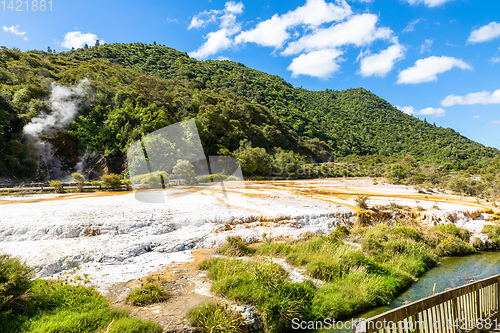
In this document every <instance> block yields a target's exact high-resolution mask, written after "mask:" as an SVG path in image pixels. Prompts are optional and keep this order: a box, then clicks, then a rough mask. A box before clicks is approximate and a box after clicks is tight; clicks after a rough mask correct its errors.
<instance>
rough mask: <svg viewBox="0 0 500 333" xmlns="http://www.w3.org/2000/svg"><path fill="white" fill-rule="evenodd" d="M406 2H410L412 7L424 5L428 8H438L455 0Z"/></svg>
mask: <svg viewBox="0 0 500 333" xmlns="http://www.w3.org/2000/svg"><path fill="white" fill-rule="evenodd" d="M406 1H408V3H409V4H410V5H419V4H424V5H426V6H427V7H437V6H441V5H443V4H445V3H447V2H450V1H453V0H406Z"/></svg>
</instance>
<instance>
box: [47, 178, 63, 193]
mask: <svg viewBox="0 0 500 333" xmlns="http://www.w3.org/2000/svg"><path fill="white" fill-rule="evenodd" d="M49 185H50V186H51V187H53V188H54V190H55V191H56V192H57V193H64V188H63V183H62V182H61V181H60V180H51V181H50V182H49Z"/></svg>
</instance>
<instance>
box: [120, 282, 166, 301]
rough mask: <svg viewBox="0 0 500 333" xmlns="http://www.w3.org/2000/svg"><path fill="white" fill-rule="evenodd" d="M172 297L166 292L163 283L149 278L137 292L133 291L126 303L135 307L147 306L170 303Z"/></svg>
mask: <svg viewBox="0 0 500 333" xmlns="http://www.w3.org/2000/svg"><path fill="white" fill-rule="evenodd" d="M170 298H171V295H170V294H169V293H168V292H167V291H166V290H165V287H164V285H163V283H162V281H161V280H160V279H159V278H158V279H154V278H147V280H146V282H144V283H142V284H141V286H140V287H139V288H137V289H135V290H132V291H131V292H130V293H129V294H128V295H127V297H126V298H125V301H126V302H127V303H128V304H132V305H134V306H145V305H148V304H153V303H160V302H165V301H168V300H169V299H170Z"/></svg>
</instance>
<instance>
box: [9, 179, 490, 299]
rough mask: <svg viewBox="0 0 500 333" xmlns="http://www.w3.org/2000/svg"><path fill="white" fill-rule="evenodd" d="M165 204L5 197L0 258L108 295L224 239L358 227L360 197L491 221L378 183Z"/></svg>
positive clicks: (437, 219) (177, 193)
mask: <svg viewBox="0 0 500 333" xmlns="http://www.w3.org/2000/svg"><path fill="white" fill-rule="evenodd" d="M165 194H166V203H163V204H154V203H144V202H140V201H138V200H136V198H135V194H134V193H132V192H125V193H123V192H121V193H120V192H110V193H106V192H97V193H90V194H58V195H55V194H47V195H33V196H22V197H21V196H19V197H14V196H4V197H0V211H1V214H0V239H1V242H0V252H4V253H8V254H12V255H15V256H19V257H21V258H23V259H24V260H26V262H27V263H28V264H30V265H32V266H34V267H36V275H37V277H45V278H50V277H53V278H57V277H60V278H73V279H74V278H76V277H80V278H82V279H85V280H88V281H89V283H90V284H92V285H94V286H96V287H97V288H98V290H100V291H101V292H103V293H108V292H109V290H110V288H111V287H112V286H113V285H115V284H116V283H119V282H127V281H131V280H134V279H138V278H140V277H144V276H146V275H148V274H150V273H153V272H156V271H160V270H163V269H165V268H166V267H168V266H169V265H171V264H172V263H179V262H187V261H191V260H193V255H192V251H193V249H197V248H209V247H214V246H217V245H218V244H220V243H221V242H223V241H224V240H225V238H226V237H227V236H234V235H239V236H241V237H242V238H243V239H245V240H247V241H256V240H261V239H262V237H263V235H266V237H281V238H285V239H286V238H288V239H292V238H297V237H300V236H301V235H302V234H304V233H306V232H314V233H322V234H326V233H329V232H330V231H331V230H333V229H334V228H335V227H336V226H338V225H343V224H346V223H353V222H355V221H356V214H357V207H356V204H355V199H356V198H357V196H358V195H366V196H368V197H369V199H368V205H369V206H375V205H383V206H386V205H391V204H393V205H400V206H408V207H409V208H410V210H409V212H410V213H411V214H413V216H415V217H416V218H417V219H418V220H419V221H420V223H421V224H422V225H423V226H433V225H435V224H439V223H450V222H451V223H455V224H457V226H461V227H464V228H466V229H468V230H471V231H473V232H474V233H475V237H484V235H482V234H480V231H481V230H482V227H483V226H484V225H485V224H489V223H491V222H490V216H489V215H488V214H485V213H484V211H485V210H486V208H487V207H484V206H482V205H480V204H478V203H476V202H475V201H474V199H473V198H464V197H460V196H454V195H447V194H443V193H436V192H432V193H419V192H417V191H416V190H415V189H413V188H412V187H407V186H399V185H389V184H385V183H380V184H376V185H375V184H374V181H373V180H372V179H329V180H324V179H323V180H307V181H265V182H264V181H263V182H246V183H245V186H244V187H239V188H229V189H226V191H225V192H224V191H222V189H221V187H217V186H213V187H204V188H201V187H200V188H196V187H191V188H184V189H183V188H176V189H175V190H167V191H166V193H165Z"/></svg>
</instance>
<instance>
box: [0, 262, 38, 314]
mask: <svg viewBox="0 0 500 333" xmlns="http://www.w3.org/2000/svg"><path fill="white" fill-rule="evenodd" d="M30 278H31V268H30V267H28V266H27V265H25V264H24V263H22V262H21V261H20V260H19V259H17V258H13V257H11V256H9V255H6V254H3V255H0V315H5V314H8V313H10V312H12V309H13V307H15V306H16V305H18V304H19V301H18V298H19V297H20V296H21V295H23V294H24V293H25V292H26V291H27V290H28V289H29V287H30V285H31V282H30Z"/></svg>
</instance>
